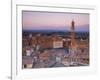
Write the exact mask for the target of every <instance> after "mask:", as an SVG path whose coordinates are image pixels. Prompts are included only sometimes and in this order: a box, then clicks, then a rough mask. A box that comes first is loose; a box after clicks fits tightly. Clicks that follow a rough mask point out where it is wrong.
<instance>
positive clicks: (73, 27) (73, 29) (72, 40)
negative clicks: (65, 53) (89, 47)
mask: <svg viewBox="0 0 100 80" xmlns="http://www.w3.org/2000/svg"><path fill="white" fill-rule="evenodd" d="M75 37H76V36H75V22H74V20H72V22H71V49H75V48H76V40H75Z"/></svg>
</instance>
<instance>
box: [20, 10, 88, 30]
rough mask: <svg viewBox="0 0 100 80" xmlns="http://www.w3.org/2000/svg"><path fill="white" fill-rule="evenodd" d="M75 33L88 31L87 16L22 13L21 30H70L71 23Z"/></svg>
mask: <svg viewBox="0 0 100 80" xmlns="http://www.w3.org/2000/svg"><path fill="white" fill-rule="evenodd" d="M72 20H74V22H75V29H76V31H89V14H88V13H87V14H86V13H67V12H66V13H65V12H61V13H60V12H43V11H41V12H40V11H23V12H22V25H23V30H70V27H71V21H72Z"/></svg>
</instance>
